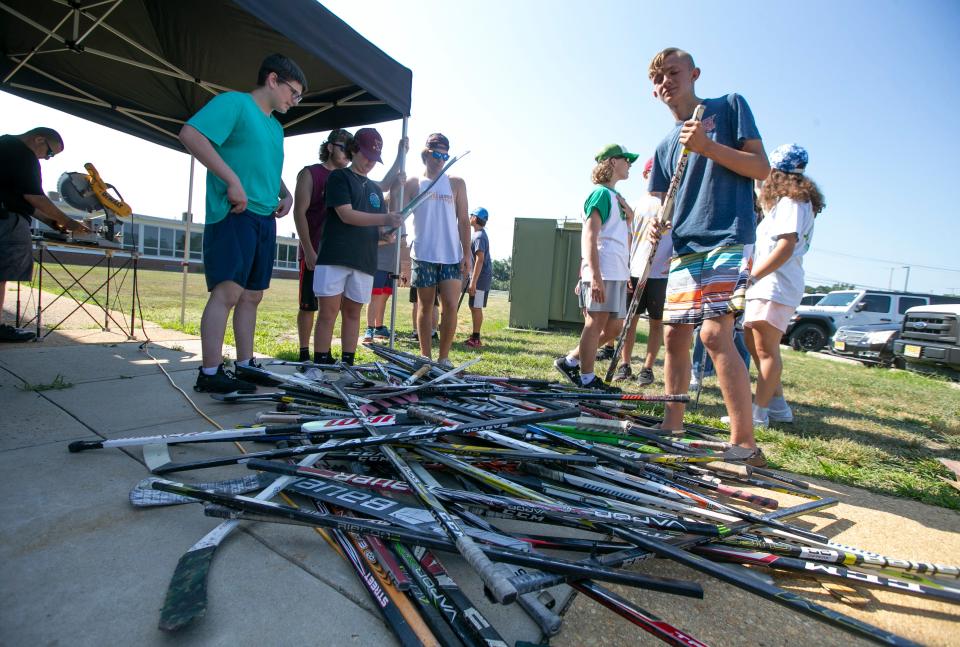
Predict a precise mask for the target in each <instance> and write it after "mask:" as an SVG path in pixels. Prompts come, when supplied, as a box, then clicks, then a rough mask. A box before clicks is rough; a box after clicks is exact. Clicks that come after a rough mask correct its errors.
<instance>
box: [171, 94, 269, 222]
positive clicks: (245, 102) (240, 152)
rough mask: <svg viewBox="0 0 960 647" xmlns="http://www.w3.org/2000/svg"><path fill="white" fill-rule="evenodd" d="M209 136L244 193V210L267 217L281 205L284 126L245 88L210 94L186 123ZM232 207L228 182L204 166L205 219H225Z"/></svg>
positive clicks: (208, 220)
mask: <svg viewBox="0 0 960 647" xmlns="http://www.w3.org/2000/svg"><path fill="white" fill-rule="evenodd" d="M187 123H188V124H190V125H191V126H193V127H194V128H196V129H197V130H198V131H200V134H202V135H203V136H204V137H206V138H207V139H209V140H210V143H211V144H213V148H214V149H215V150H216V151H217V153H219V155H220V157H222V158H223V161H224V162H226V163H227V166H229V167H230V168H231V169H233V172H234V173H236V174H237V177H239V178H240V183H241V184H242V185H243V190H244V191H245V192H246V194H247V209H248V210H249V211H252V212H253V213H255V214H257V215H260V216H270V215H272V214H273V212H274V211H276V209H277V205H279V203H280V200H279V197H278V196H279V195H280V173H281V171H282V170H283V127H282V126H281V125H280V122H279V121H277V119H276V118H275V117H274V116H273V115H272V114H270V115H265V114H263V110H261V109H260V107H259V106H258V105H257V102H256V101H254V99H253V96H252V95H250V94H248V93H246V92H224V93H223V94H218V95H217V96H215V97H214V98H212V99H210V101H208V102H207V105H205V106H204V107H203V108H201V109H200V111H199V112H197V114H195V115H193V116H192V117H190V120H189V121H188V122H187ZM229 212H230V202H229V201H228V200H227V185H226V183H225V182H224V181H223V180H221V179H220V178H218V177H217V176H216V175H215V174H214V173H213V172H211V171H209V170H208V171H207V213H206V222H207V224H208V225H209V224H212V223H215V222H219V221H221V220H223V219H224V218H225V217H226V216H227V213H229Z"/></svg>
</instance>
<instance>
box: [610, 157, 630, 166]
mask: <svg viewBox="0 0 960 647" xmlns="http://www.w3.org/2000/svg"><path fill="white" fill-rule="evenodd" d="M613 159H615V160H626V161H627V165H629V166H633V160H632V159H630V158H627V157H614V158H613Z"/></svg>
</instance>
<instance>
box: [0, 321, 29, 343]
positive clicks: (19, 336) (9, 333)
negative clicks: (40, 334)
mask: <svg viewBox="0 0 960 647" xmlns="http://www.w3.org/2000/svg"><path fill="white" fill-rule="evenodd" d="M36 336H37V335H36V333H32V332H30V331H29V330H23V329H21V328H14V327H13V326H8V325H7V324H3V325H0V341H9V342H21V341H30V340H31V339H33V338H34V337H36Z"/></svg>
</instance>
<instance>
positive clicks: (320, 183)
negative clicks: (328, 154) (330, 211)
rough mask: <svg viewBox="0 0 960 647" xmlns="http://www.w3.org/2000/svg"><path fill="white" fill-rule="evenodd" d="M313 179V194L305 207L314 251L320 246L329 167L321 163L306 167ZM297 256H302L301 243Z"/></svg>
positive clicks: (325, 211)
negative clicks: (308, 204)
mask: <svg viewBox="0 0 960 647" xmlns="http://www.w3.org/2000/svg"><path fill="white" fill-rule="evenodd" d="M306 168H307V170H308V171H310V177H311V179H313V194H312V195H311V196H310V206H309V207H307V212H306V216H307V229H308V230H309V231H310V243H311V244H312V245H313V250H314V251H316V250H317V248H318V247H319V246H320V236H321V235H322V234H323V221H324V220H326V218H327V204H326V193H327V179H328V178H329V177H330V173H331V171H330V169H328V168H327V167H326V166H324V165H323V164H313V165H312V166H308V167H306ZM297 249H298V250H299V257H300V258H303V243H302V242H301V243H300V245H298V246H297Z"/></svg>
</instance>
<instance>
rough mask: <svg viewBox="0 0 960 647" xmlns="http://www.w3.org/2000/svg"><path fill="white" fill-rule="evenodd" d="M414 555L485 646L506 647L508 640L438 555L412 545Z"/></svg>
mask: <svg viewBox="0 0 960 647" xmlns="http://www.w3.org/2000/svg"><path fill="white" fill-rule="evenodd" d="M411 550H412V551H413V555H414V557H416V558H417V560H418V561H419V564H420V566H421V567H423V569H424V570H425V571H426V572H427V573H429V574H430V576H431V577H432V578H433V579H434V581H436V583H437V586H438V587H439V589H440V590H441V591H442V592H443V593H444V594H445V595H446V596H447V597H448V598H449V599H450V602H451V603H452V604H453V606H454V607H456V608H457V609H458V610H459V611H460V613H461V614H462V617H463V620H464V622H465V623H466V624H467V625H468V627H469V629H470V630H471V631H472V632H473V634H474V635H475V636H476V637H477V639H478V640H479V641H480V643H481V645H483V646H484V647H506V642H505V641H504V640H503V638H502V637H501V636H500V634H499V633H498V632H497V630H496V629H495V628H494V627H493V625H491V624H490V621H489V620H487V619H486V618H485V617H484V615H483V614H482V613H481V612H480V610H479V609H477V608H476V606H474V604H473V602H471V601H470V598H468V597H467V595H466V594H465V593H464V592H463V591H462V590H461V588H460V586H459V585H458V584H457V583H456V582H455V581H454V580H453V578H452V577H450V575H449V574H448V573H447V570H446V568H444V566H443V564H442V563H441V562H440V561H439V560H438V559H437V558H436V556H435V555H434V554H433V553H432V552H430V551H429V550H427V549H426V548H424V547H422V546H412V547H411Z"/></svg>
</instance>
